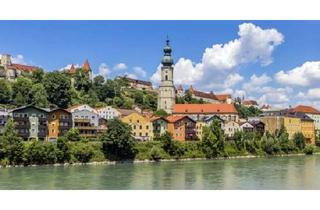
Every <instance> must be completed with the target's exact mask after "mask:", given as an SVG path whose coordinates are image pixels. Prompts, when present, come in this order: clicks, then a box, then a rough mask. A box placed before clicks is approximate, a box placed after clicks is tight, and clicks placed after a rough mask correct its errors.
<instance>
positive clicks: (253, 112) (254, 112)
mask: <svg viewBox="0 0 320 210" xmlns="http://www.w3.org/2000/svg"><path fill="white" fill-rule="evenodd" d="M235 107H236V109H237V111H238V113H239V117H240V118H248V117H256V116H259V115H260V114H261V113H262V112H261V110H260V109H258V108H256V107H254V106H250V107H246V106H243V105H241V104H237V103H236V104H235Z"/></svg>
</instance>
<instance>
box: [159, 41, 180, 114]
mask: <svg viewBox="0 0 320 210" xmlns="http://www.w3.org/2000/svg"><path fill="white" fill-rule="evenodd" d="M169 42H170V41H169V40H168V39H167V44H166V46H165V47H164V48H163V52H164V56H163V58H162V60H161V64H162V66H161V83H160V86H159V92H158V110H160V109H163V110H165V111H166V112H167V113H169V114H171V113H172V110H173V106H174V104H175V101H176V94H175V87H174V84H173V59H172V57H171V52H172V49H171V47H170V44H169Z"/></svg>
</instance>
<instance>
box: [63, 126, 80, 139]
mask: <svg viewBox="0 0 320 210" xmlns="http://www.w3.org/2000/svg"><path fill="white" fill-rule="evenodd" d="M65 138H66V140H67V141H80V140H81V137H80V132H79V130H78V129H76V128H71V129H70V130H68V132H67V133H66V135H65Z"/></svg>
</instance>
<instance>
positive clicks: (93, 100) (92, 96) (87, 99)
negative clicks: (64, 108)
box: [82, 89, 99, 107]
mask: <svg viewBox="0 0 320 210" xmlns="http://www.w3.org/2000/svg"><path fill="white" fill-rule="evenodd" d="M98 102H99V98H98V96H97V93H96V92H95V91H94V90H93V89H90V90H89V91H88V93H87V94H85V95H84V96H83V100H82V103H85V104H89V105H90V106H92V107H95V106H96V104H97V103H98Z"/></svg>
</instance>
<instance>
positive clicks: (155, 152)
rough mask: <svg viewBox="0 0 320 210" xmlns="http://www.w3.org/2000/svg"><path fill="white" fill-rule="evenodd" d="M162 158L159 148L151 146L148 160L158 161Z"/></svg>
mask: <svg viewBox="0 0 320 210" xmlns="http://www.w3.org/2000/svg"><path fill="white" fill-rule="evenodd" d="M161 158H162V152H161V148H160V147H157V146H153V147H152V148H151V150H150V159H152V160H155V161H158V160H160V159H161Z"/></svg>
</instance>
